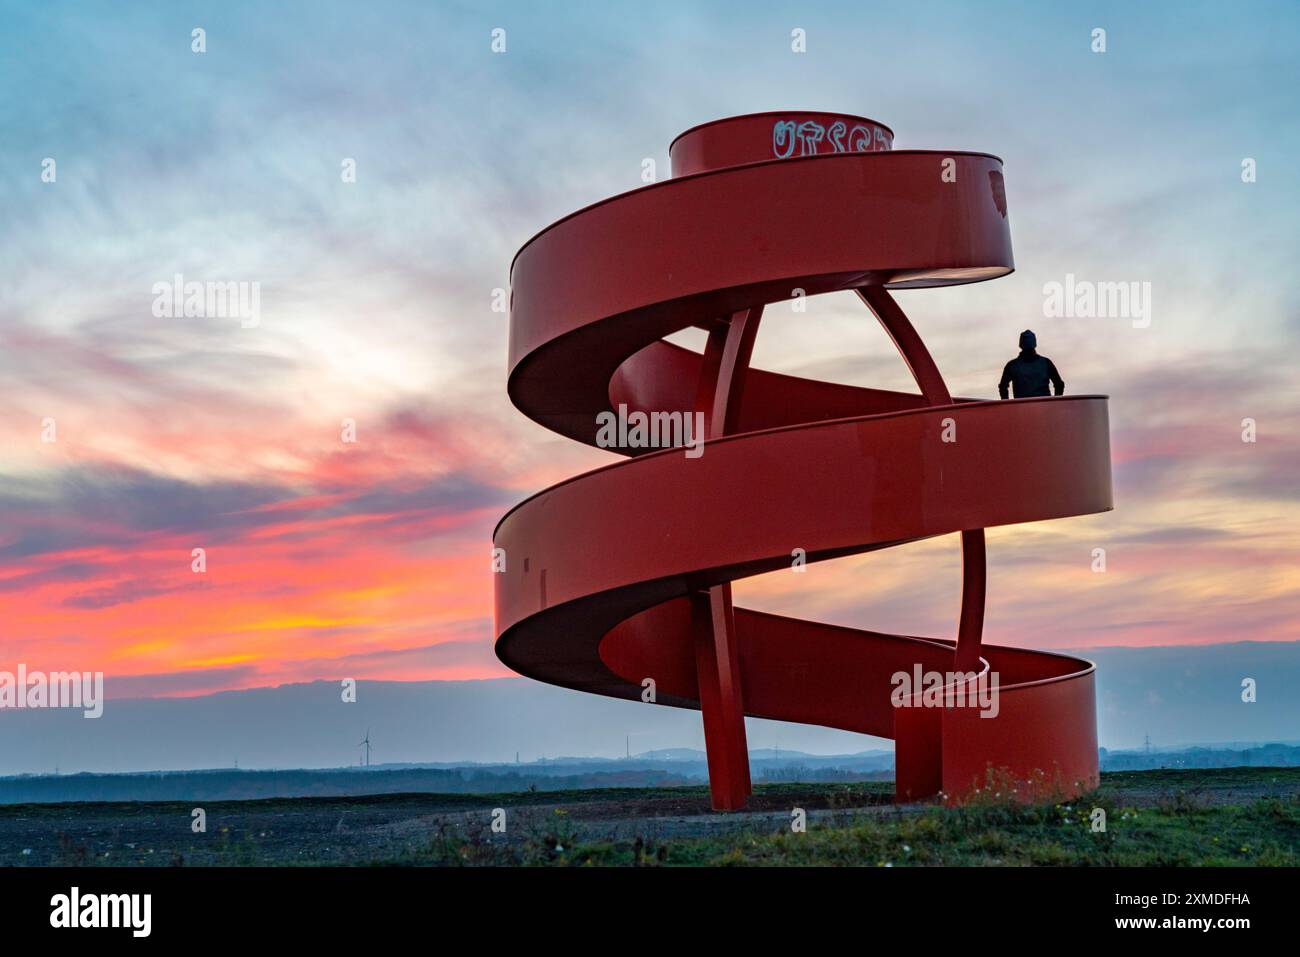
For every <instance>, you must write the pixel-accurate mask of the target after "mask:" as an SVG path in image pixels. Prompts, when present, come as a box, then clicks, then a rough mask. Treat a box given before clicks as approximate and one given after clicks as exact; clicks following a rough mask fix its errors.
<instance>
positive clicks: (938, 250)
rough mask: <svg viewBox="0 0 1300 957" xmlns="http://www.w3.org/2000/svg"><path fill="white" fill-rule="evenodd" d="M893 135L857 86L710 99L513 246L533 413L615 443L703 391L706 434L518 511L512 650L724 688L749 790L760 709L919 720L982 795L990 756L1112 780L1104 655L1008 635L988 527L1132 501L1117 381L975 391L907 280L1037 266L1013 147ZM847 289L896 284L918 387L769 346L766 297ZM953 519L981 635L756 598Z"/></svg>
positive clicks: (513, 379) (1016, 765)
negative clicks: (866, 114)
mask: <svg viewBox="0 0 1300 957" xmlns="http://www.w3.org/2000/svg"><path fill="white" fill-rule="evenodd" d="M892 140H893V134H892V132H891V131H889V130H888V128H887V127H884V126H883V125H881V124H879V123H876V122H875V121H872V120H868V119H865V118H862V117H855V116H846V115H841V114H825V113H767V114H755V115H750V116H742V117H734V118H730V119H726V120H719V121H716V122H714V123H709V124H705V125H703V126H699V127H696V128H694V129H692V130H689V131H687V132H686V133H684V134H682V135H681V136H680V137H678V138H677V139H676V140H675V141H674V142H673V145H672V147H671V150H670V154H671V158H672V166H673V177H672V178H670V179H668V180H665V181H663V182H660V183H655V184H652V185H649V186H645V187H643V188H640V189H637V190H634V191H632V192H629V193H624V194H622V195H619V196H615V197H612V198H610V199H607V200H604V201H603V202H599V203H596V204H594V205H592V206H589V207H587V208H585V209H582V210H580V211H578V212H576V213H573V214H571V215H569V216H567V217H565V218H564V219H561V220H559V221H558V222H556V223H554V224H552V225H551V226H550V227H548V228H547V229H545V230H543V231H542V232H541V233H539V234H538V235H537V236H535V237H533V239H531V240H530V241H529V242H528V243H527V244H525V245H524V247H523V248H522V249H520V251H519V252H518V254H517V255H516V257H515V260H514V263H513V265H512V268H511V309H510V348H509V353H510V355H509V369H510V372H509V380H508V390H509V394H510V398H511V400H512V401H513V402H514V404H515V405H516V407H518V408H519V409H520V410H521V411H522V412H523V413H524V414H526V415H527V416H529V417H530V418H531V419H533V420H534V421H536V422H537V423H539V424H541V425H543V426H545V427H546V428H548V429H551V430H552V431H554V432H556V433H558V434H560V435H563V436H566V437H568V438H570V439H573V440H575V441H579V442H584V443H586V444H589V445H598V444H600V445H602V447H606V446H607V443H606V442H604V441H602V440H601V435H602V433H601V421H602V419H601V415H602V413H604V414H605V421H608V415H609V414H610V413H618V412H619V411H625V412H626V413H628V414H631V413H636V412H641V413H645V414H646V415H647V416H649V415H651V414H655V413H658V414H661V415H662V414H664V413H674V412H675V413H679V414H680V415H681V416H689V415H692V414H693V413H695V412H697V411H698V412H700V413H702V415H703V421H704V423H705V425H704V432H705V436H706V437H707V438H706V440H705V441H704V442H703V446H702V447H701V448H696V449H695V450H694V454H693V455H692V454H688V453H689V452H691V450H690V449H683V448H681V447H677V448H667V449H662V448H661V449H648V448H642V447H632V446H631V444H630V443H629V444H628V445H627V446H622V447H620V446H615V447H613V448H612V449H611V450H612V451H615V452H620V453H622V454H624V455H626V456H627V459H626V460H625V461H620V462H618V463H616V464H614V465H610V466H607V467H604V468H600V469H597V470H595V471H592V472H588V473H586V474H583V475H579V476H576V477H574V478H572V479H569V480H567V481H565V482H561V483H559V484H558V485H555V486H552V487H551V488H548V489H546V490H544V491H542V492H539V493H537V494H536V495H533V496H532V497H530V498H528V499H526V500H525V501H523V502H521V503H520V504H518V505H517V506H515V507H514V508H513V509H511V510H510V512H508V513H507V514H506V515H505V516H504V517H503V518H502V519H501V521H500V523H499V524H498V526H497V528H496V532H495V535H494V545H495V546H496V547H497V548H499V549H503V550H504V551H503V554H504V555H505V556H506V563H505V568H504V570H502V571H499V572H498V574H496V575H495V576H494V577H495V579H496V592H495V605H496V607H495V622H496V634H497V642H496V651H497V655H498V657H499V658H500V659H501V661H503V662H504V663H505V664H506V665H508V666H509V667H510V668H512V669H514V670H515V671H517V672H519V673H520V674H522V675H526V676H528V677H531V678H535V679H537V680H540V681H545V682H549V683H551V684H555V685H560V686H563V687H566V688H573V689H577V690H580V691H588V692H592V693H595V694H603V695H609V696H613V697H619V698H628V699H634V700H644V698H645V697H647V696H648V694H647V693H646V689H647V688H653V692H654V694H653V697H654V701H655V703H656V704H659V705H667V706H673V707H682V708H694V709H699V710H701V711H702V712H703V720H704V731H705V740H706V748H707V752H708V762H709V776H710V787H711V790H712V795H713V802H714V806H715V807H717V808H720V809H734V808H739V807H742V806H743V805H744V803H745V800H746V797H747V795H748V794H749V793H750V790H751V784H750V775H749V764H748V753H747V748H746V740H745V726H744V716H746V715H749V716H753V717H763V718H771V719H776V720H782V721H791V722H799V723H804V724H815V725H823V726H826V727H832V728H841V729H844V730H848V731H856V732H862V733H865V734H871V735H877V736H880V737H886V738H893V739H894V740H895V747H896V792H897V798H898V800H900V801H907V800H918V799H922V798H928V797H932V796H934V795H940V794H941V795H943V796H944V797H945V798H946V799H948V800H952V801H962V800H966V799H968V798H969V797H970V796H971V795H973V794H974V793H976V792H977V791H978V790H979V789H981V788H983V787H986V786H987V785H988V784H989V782H990V781H991V780H996V781H997V782H998V785H997V786H998V787H999V788H1015V789H1016V792H1015V793H1017V794H1018V795H1022V796H1026V797H1028V796H1041V795H1044V794H1049V793H1050V794H1057V795H1060V796H1063V797H1070V796H1074V795H1076V794H1079V793H1082V792H1084V791H1086V790H1088V789H1090V788H1092V787H1094V786H1095V785H1096V783H1097V775H1098V763H1097V762H1098V758H1097V740H1096V715H1095V689H1094V669H1093V666H1092V664H1091V663H1089V662H1087V661H1084V660H1081V659H1078V658H1073V657H1069V656H1066V655H1060V654H1053V653H1048V652H1043V651H1031V650H1025V649H1020V648H1011V647H1000V646H995V645H986V644H983V643H982V632H983V618H984V590H985V548H984V531H983V530H984V529H985V528H988V527H991V526H998V525H1013V524H1018V523H1022V522H1036V521H1043V520H1047V519H1054V518H1064V517H1067V516H1075V515H1085V514H1090V513H1095V512H1101V511H1105V510H1108V509H1110V508H1111V473H1110V447H1109V427H1108V420H1107V400H1106V397H1104V396H1091V395H1081V396H1062V397H1053V398H1044V399H1021V400H1015V401H1007V402H999V401H975V400H967V399H954V398H953V397H951V396H950V395H949V392H948V389H947V386H946V385H945V384H944V382H943V379H942V377H941V375H940V374H939V372H938V369H937V368H936V367H935V364H934V362H933V361H932V359H931V357H930V355H929V353H928V351H927V350H926V349H925V346H924V345H923V343H922V342H921V340H920V338H919V336H918V335H917V333H916V331H915V329H914V328H913V327H912V325H911V323H910V322H909V320H908V319H907V317H906V316H905V315H904V314H903V312H902V310H901V309H900V308H899V306H898V304H897V302H896V300H895V299H894V298H893V297H892V296H891V294H890V290H891V289H898V288H918V287H927V286H942V285H954V284H960V283H969V282H977V281H982V280H986V279H993V278H997V277H999V276H1002V275H1005V274H1007V273H1009V272H1011V271H1012V269H1013V261H1012V255H1011V241H1010V230H1009V225H1008V220H1007V205H1006V195H1005V189H1004V184H1003V174H1002V163H1001V161H1000V160H999V159H998V158H997V157H995V156H991V155H988V154H985V153H972V152H957V151H948V152H938V151H921V150H894V149H893V148H892ZM841 290H853V291H855V292H856V293H857V295H858V296H859V297H860V298H861V299H862V301H863V303H864V304H865V305H866V306H867V307H868V309H869V310H870V311H871V312H872V313H874V314H875V316H876V317H877V319H878V320H879V321H880V322H881V324H882V325H883V326H884V328H885V330H886V331H887V333H888V334H889V335H890V337H891V339H892V340H893V342H894V343H895V345H896V346H897V348H898V350H899V352H900V354H901V356H902V358H903V359H904V361H905V362H906V363H907V365H908V367H909V369H910V370H911V372H912V374H913V377H914V378H915V379H916V382H917V385H918V388H919V393H917V394H912V393H901V392H892V391H885V390H877V389H870V388H860V387H854V386H848V385H841V384H835V383H829V382H821V381H816V380H811V379H803V378H797V377H792V376H786V375H780V374H776V373H773V372H769V371H765V370H761V369H753V368H750V367H749V357H750V353H751V350H752V347H753V343H754V340H755V337H756V335H757V331H758V326H759V323H760V321H761V318H762V314H763V309H764V307H765V306H767V305H770V304H772V303H778V302H780V303H786V302H788V301H789V300H790V299H791V297H792V296H797V295H807V296H812V295H818V294H822V293H826V292H832V291H841ZM690 327H698V328H700V329H703V330H705V331H706V332H707V345H706V346H705V348H704V351H703V352H702V353H701V352H696V351H692V350H689V349H684V348H681V347H679V346H677V345H674V344H671V343H669V342H666V341H665V337H666V336H669V335H671V334H672V333H675V332H678V331H680V330H683V329H687V328H690ZM604 438H606V439H607V438H608V432H606V433H604ZM952 533H960V535H961V541H962V559H963V563H962V573H963V584H962V603H961V614H960V619H959V621H958V622H957V626H956V629H955V635H954V637H953V638H922V637H914V636H902V635H890V634H883V633H880V632H874V631H866V630H860V629H854V628H846V627H840V626H834V625H829V624H821V623H818V622H813V621H804V620H800V619H796V618H790V617H783V616H778V615H772V614H766V613H762V612H758V611H752V610H749V609H745V608H739V607H735V606H734V605H733V604H732V601H731V582H733V581H735V580H737V579H740V578H744V577H747V576H751V575H756V574H761V573H764V572H769V571H774V570H777V569H781V568H786V569H788V568H790V566H791V564H792V555H802V556H803V557H804V558H805V559H806V561H807V562H815V561H823V560H828V559H833V558H837V557H842V556H847V555H853V554H858V553H862V552H867V551H872V550H878V549H885V548H889V547H891V546H894V545H900V544H903V543H905V542H912V541H917V540H919V539H923V538H928V537H932V536H936V535H947V534H952ZM882 560H884V559H882ZM930 674H938V675H941V676H944V677H943V690H944V691H946V692H948V693H947V694H946V695H942V694H941V695H939V696H938V698H937V699H934V700H931V699H924V700H923V696H922V695H921V693H920V686H919V684H916V683H913V686H912V687H911V690H909V691H905V692H903V693H900V690H899V689H900V687H901V685H900V679H899V677H898V676H900V675H908V676H917V677H920V676H921V675H930ZM994 676H996V696H995V700H996V708H995V709H994V708H990V707H988V706H987V704H988V698H987V695H988V694H989V693H991V692H990V689H991V688H992V687H993V679H994ZM977 686H978V687H980V688H982V689H984V693H985V695H986V697H985V698H983V699H980V700H981V702H982V705H981V706H980V707H974V706H972V701H973V700H974V699H975V698H976V695H975V693H974V692H975V689H976V687H977ZM954 691H969V692H970V694H969V696H968V697H967V700H966V701H965V703H964V704H963V703H962V697H963V696H962V695H960V694H953V693H952V692H954ZM954 699H956V701H957V703H956V704H954V703H953V702H954ZM902 705H905V706H902Z"/></svg>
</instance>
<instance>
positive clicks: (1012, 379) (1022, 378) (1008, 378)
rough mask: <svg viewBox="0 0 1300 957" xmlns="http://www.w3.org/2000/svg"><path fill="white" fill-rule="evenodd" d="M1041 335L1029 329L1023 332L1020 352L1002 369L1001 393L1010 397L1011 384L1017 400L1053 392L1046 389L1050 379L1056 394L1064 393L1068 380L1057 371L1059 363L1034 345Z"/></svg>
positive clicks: (999, 390)
mask: <svg viewBox="0 0 1300 957" xmlns="http://www.w3.org/2000/svg"><path fill="white" fill-rule="evenodd" d="M1037 345H1038V338H1037V337H1036V336H1035V335H1034V334H1033V332H1031V331H1030V330H1028V329H1026V330H1025V331H1024V332H1022V333H1020V355H1018V356H1016V357H1015V358H1014V359H1012V360H1011V361H1010V362H1008V363H1007V364H1006V365H1005V366H1004V367H1003V369H1002V381H1001V382H999V383H998V395H1000V396H1002V398H1004V399H1005V398H1008V396H1007V386H1008V385H1010V386H1011V388H1012V390H1013V394H1014V395H1015V397H1016V398H1017V399H1028V398H1029V397H1031V396H1036V395H1052V393H1051V392H1048V391H1047V384H1048V383H1049V382H1050V383H1051V384H1052V388H1053V389H1055V394H1056V395H1062V394H1063V393H1064V392H1065V381H1064V380H1063V379H1062V378H1061V374H1060V373H1059V372H1057V371H1056V366H1055V365H1054V364H1053V363H1052V360H1051V359H1049V358H1047V356H1040V355H1039V354H1038V353H1037V352H1036V351H1035V348H1036V347H1037Z"/></svg>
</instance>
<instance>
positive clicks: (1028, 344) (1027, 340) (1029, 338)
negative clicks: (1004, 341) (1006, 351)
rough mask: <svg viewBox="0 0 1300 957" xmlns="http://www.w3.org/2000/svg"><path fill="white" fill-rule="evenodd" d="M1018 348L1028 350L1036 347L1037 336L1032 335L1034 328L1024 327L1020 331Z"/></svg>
mask: <svg viewBox="0 0 1300 957" xmlns="http://www.w3.org/2000/svg"><path fill="white" fill-rule="evenodd" d="M1020 348H1021V349H1024V350H1027V351H1029V352H1033V351H1034V350H1035V349H1036V348H1038V337H1037V336H1036V335H1034V330H1032V329H1026V330H1025V331H1024V332H1022V333H1020Z"/></svg>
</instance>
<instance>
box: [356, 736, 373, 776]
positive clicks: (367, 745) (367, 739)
mask: <svg viewBox="0 0 1300 957" xmlns="http://www.w3.org/2000/svg"><path fill="white" fill-rule="evenodd" d="M357 747H359V748H360V747H364V748H365V749H366V767H370V729H369V728H366V736H365V738H363V739H362V741H361V743H360V744H358V745H357Z"/></svg>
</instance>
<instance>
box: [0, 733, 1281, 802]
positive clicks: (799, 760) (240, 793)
mask: <svg viewBox="0 0 1300 957" xmlns="http://www.w3.org/2000/svg"><path fill="white" fill-rule="evenodd" d="M1100 756H1101V769H1102V771H1138V770H1152V769H1157V768H1171V769H1177V768H1226V767H1241V766H1245V767H1298V766H1300V746H1296V745H1294V744H1266V745H1258V746H1255V747H1250V748H1246V749H1243V750H1234V749H1230V748H1206V747H1196V748H1188V749H1185V750H1182V751H1160V752H1156V751H1116V752H1108V751H1106V750H1105V749H1102V751H1101V755H1100ZM749 757H750V765H751V770H752V773H753V777H754V780H755V781H756V782H759V783H773V782H808V783H817V782H845V783H848V782H861V781H888V780H892V779H893V777H894V756H893V755H892V754H891V753H889V752H887V751H868V752H863V753H861V754H803V753H800V752H789V751H776V750H763V751H751V752H750V755H749ZM707 780H708V764H707V762H706V760H705V755H704V752H702V751H696V750H694V749H691V748H672V749H668V750H667V751H664V750H661V751H654V752H648V753H646V754H638V755H633V756H631V757H624V758H560V759H556V760H548V761H533V762H528V763H522V762H521V763H518V764H460V765H427V766H406V767H403V766H388V765H383V766H378V767H369V768H355V767H350V768H323V769H316V770H310V769H300V770H276V771H247V770H242V771H241V770H234V769H215V770H207V771H152V772H138V773H134V774H85V773H82V774H64V775H18V776H14V777H6V778H0V804H26V803H41V804H43V803H59V802H66V801H190V800H193V801H236V800H250V799H257V798H295V797H341V796H355V795H364V794H402V793H433V794H494V793H518V792H522V791H570V790H577V789H587V788H659V787H679V786H683V785H691V784H703V783H705V782H706V781H707Z"/></svg>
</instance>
